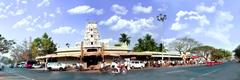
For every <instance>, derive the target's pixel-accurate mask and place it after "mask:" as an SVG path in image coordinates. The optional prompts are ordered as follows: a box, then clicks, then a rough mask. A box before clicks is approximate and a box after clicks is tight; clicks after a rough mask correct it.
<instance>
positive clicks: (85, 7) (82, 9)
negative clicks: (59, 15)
mask: <svg viewBox="0 0 240 80" xmlns="http://www.w3.org/2000/svg"><path fill="white" fill-rule="evenodd" d="M67 12H68V13H70V14H88V13H95V14H97V15H101V14H103V9H95V8H92V7H90V6H88V5H82V6H77V7H74V8H72V9H69V10H68V11H67Z"/></svg>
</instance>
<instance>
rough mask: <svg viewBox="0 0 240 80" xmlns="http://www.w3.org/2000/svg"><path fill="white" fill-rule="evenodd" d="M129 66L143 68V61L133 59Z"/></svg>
mask: <svg viewBox="0 0 240 80" xmlns="http://www.w3.org/2000/svg"><path fill="white" fill-rule="evenodd" d="M130 67H131V68H144V67H145V63H144V62H143V61H138V60H134V61H131V62H130Z"/></svg>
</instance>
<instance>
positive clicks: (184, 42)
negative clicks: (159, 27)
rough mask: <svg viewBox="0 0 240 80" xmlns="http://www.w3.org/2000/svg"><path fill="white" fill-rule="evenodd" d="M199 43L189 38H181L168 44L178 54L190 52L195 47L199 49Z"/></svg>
mask: <svg viewBox="0 0 240 80" xmlns="http://www.w3.org/2000/svg"><path fill="white" fill-rule="evenodd" d="M200 45H201V43H199V42H198V41H196V40H194V39H193V38H189V37H181V38H177V39H176V40H174V41H172V42H171V43H169V47H170V48H171V49H173V50H176V51H178V52H179V53H180V54H182V53H185V52H187V51H190V50H191V49H193V48H195V47H199V46H200Z"/></svg>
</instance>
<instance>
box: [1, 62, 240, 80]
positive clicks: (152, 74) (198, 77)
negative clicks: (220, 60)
mask: <svg viewBox="0 0 240 80" xmlns="http://www.w3.org/2000/svg"><path fill="white" fill-rule="evenodd" d="M239 67H240V64H239V63H235V62H227V63H224V64H221V65H214V66H206V65H202V66H183V67H173V68H155V69H144V70H131V71H128V72H127V74H117V75H112V74H108V73H85V72H81V71H79V72H68V71H63V72H61V71H52V72H49V71H43V70H28V69H21V68H16V69H6V70H5V71H4V72H1V73H0V80H2V79H3V80H240V69H239ZM3 74H4V75H3Z"/></svg>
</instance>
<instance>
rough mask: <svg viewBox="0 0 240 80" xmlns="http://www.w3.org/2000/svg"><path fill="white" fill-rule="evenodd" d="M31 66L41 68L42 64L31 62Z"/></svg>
mask: <svg viewBox="0 0 240 80" xmlns="http://www.w3.org/2000/svg"><path fill="white" fill-rule="evenodd" d="M32 67H33V68H41V67H42V66H41V65H40V64H33V65H32Z"/></svg>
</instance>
